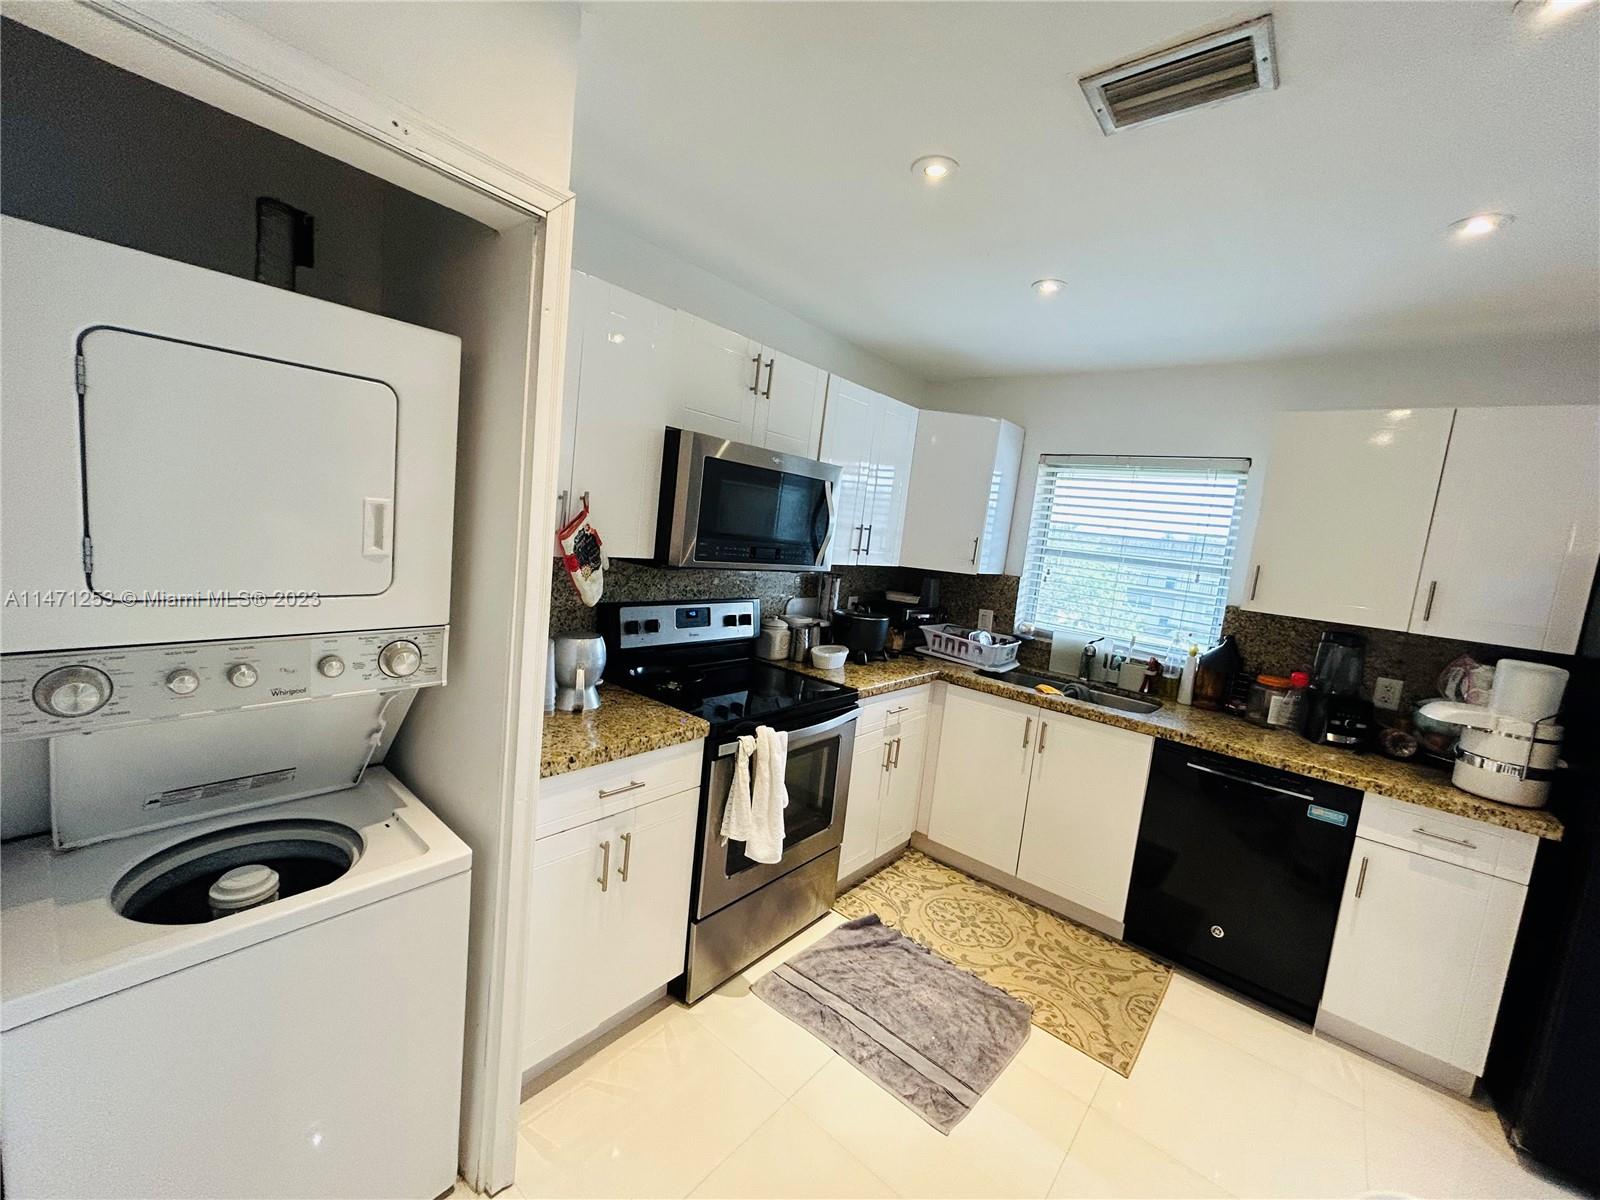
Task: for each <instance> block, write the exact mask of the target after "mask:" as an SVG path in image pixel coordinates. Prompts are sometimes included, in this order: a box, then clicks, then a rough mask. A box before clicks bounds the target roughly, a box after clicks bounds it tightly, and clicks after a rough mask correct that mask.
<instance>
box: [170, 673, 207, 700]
mask: <svg viewBox="0 0 1600 1200" xmlns="http://www.w3.org/2000/svg"><path fill="white" fill-rule="evenodd" d="M199 688H200V676H198V675H196V674H195V673H194V672H193V671H191V670H190V669H189V668H188V667H179V668H178V669H177V670H176V671H173V672H171V673H170V674H169V675H168V676H167V691H169V692H171V693H172V694H173V695H174V696H192V695H194V694H195V692H196V691H198V690H199Z"/></svg>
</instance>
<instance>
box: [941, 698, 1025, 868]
mask: <svg viewBox="0 0 1600 1200" xmlns="http://www.w3.org/2000/svg"><path fill="white" fill-rule="evenodd" d="M1040 712H1041V710H1040V709H1038V708H1036V707H1034V706H1033V705H1030V704H1022V703H1019V702H1017V701H1014V700H1002V699H1000V698H999V697H998V696H990V695H987V694H985V693H983V692H975V691H972V690H970V689H968V688H962V687H955V686H952V687H950V688H949V690H948V691H947V692H946V693H945V700H944V720H943V723H942V724H941V726H940V730H939V745H938V750H937V758H936V760H935V768H934V769H935V771H936V772H937V773H936V775H935V776H934V782H933V808H932V812H931V813H930V814H929V818H928V837H929V839H930V840H932V841H935V842H938V843H939V844H940V845H941V846H948V847H949V848H950V849H952V850H955V851H957V852H958V853H961V854H964V855H966V856H967V857H968V858H973V859H976V860H977V861H978V862H981V863H983V864H985V865H986V866H990V867H993V868H994V869H995V870H997V871H1003V872H1005V873H1006V874H1007V875H1014V874H1016V871H1017V851H1018V849H1019V848H1020V846H1021V844H1022V824H1023V818H1024V815H1025V814H1026V812H1027V808H1028V773H1029V771H1030V770H1031V768H1032V764H1033V738H1034V734H1035V733H1036V732H1037V730H1038V728H1039V717H1040Z"/></svg>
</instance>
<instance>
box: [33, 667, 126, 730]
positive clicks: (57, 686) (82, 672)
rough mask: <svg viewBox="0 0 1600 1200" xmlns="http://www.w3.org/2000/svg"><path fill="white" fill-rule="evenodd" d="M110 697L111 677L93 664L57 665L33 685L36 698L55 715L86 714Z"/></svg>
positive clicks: (39, 703) (78, 715)
mask: <svg viewBox="0 0 1600 1200" xmlns="http://www.w3.org/2000/svg"><path fill="white" fill-rule="evenodd" d="M109 699H111V680H110V678H109V677H108V676H107V675H106V673H105V672H104V671H98V670H96V669H95V668H94V667H84V666H77V667H57V668H56V669H55V670H54V671H50V672H48V673H46V674H45V675H43V676H41V677H40V679H39V682H38V683H36V684H34V685H33V702H34V703H35V704H37V705H38V706H39V707H40V708H42V709H43V710H44V711H45V712H47V713H49V714H50V715H51V716H53V717H86V716H88V715H89V714H90V713H92V712H94V711H95V710H96V709H97V708H99V707H100V706H101V705H103V704H104V703H105V702H106V701H107V700H109Z"/></svg>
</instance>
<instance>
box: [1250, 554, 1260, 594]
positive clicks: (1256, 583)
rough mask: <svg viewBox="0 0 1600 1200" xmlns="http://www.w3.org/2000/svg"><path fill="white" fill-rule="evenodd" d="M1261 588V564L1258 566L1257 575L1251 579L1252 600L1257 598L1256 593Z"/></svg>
mask: <svg viewBox="0 0 1600 1200" xmlns="http://www.w3.org/2000/svg"><path fill="white" fill-rule="evenodd" d="M1260 587H1261V564H1260V563H1257V564H1256V573H1255V574H1254V575H1252V576H1251V577H1250V599H1251V600H1254V599H1255V598H1256V591H1257V589H1259V588H1260Z"/></svg>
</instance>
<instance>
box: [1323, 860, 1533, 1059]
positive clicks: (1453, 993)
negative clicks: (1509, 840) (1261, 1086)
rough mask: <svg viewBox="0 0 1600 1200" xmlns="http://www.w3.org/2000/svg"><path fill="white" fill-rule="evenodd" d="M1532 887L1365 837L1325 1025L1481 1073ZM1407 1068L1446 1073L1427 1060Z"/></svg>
mask: <svg viewBox="0 0 1600 1200" xmlns="http://www.w3.org/2000/svg"><path fill="white" fill-rule="evenodd" d="M1526 892H1527V889H1526V887H1525V886H1524V885H1523V884H1521V883H1518V882H1514V881H1513V880H1510V879H1504V878H1500V877H1499V876H1496V875H1491V874H1487V873H1485V872H1482V871H1477V870H1473V869H1471V868H1469V867H1466V866H1462V865H1459V864H1458V863H1453V862H1444V861H1441V860H1439V859H1437V858H1434V857H1430V856H1428V855H1424V854H1422V853H1419V852H1417V851H1415V850H1409V849H1403V848H1401V847H1399V846H1394V845H1390V844H1388V843H1386V842H1380V841H1374V840H1371V839H1369V838H1367V837H1365V836H1358V837H1357V838H1356V842H1355V849H1354V852H1353V853H1352V855H1351V859H1350V873H1349V876H1348V878H1347V880H1346V882H1345V891H1344V898H1343V901H1342V903H1341V905H1340V909H1339V924H1338V928H1337V930H1336V932H1335V933H1334V939H1333V953H1332V957H1331V958H1330V960H1329V963H1328V977H1327V982H1326V983H1325V984H1324V987H1323V992H1322V1004H1321V1007H1320V1010H1319V1012H1318V1016H1317V1026H1318V1028H1319V1029H1322V1030H1324V1031H1325V1032H1332V1033H1333V1034H1334V1035H1335V1036H1338V1037H1341V1038H1343V1039H1345V1040H1347V1041H1353V1042H1355V1043H1356V1044H1358V1045H1361V1044H1363V1043H1366V1044H1365V1046H1364V1048H1366V1049H1370V1050H1372V1052H1374V1053H1377V1054H1380V1055H1383V1056H1384V1057H1393V1056H1394V1054H1395V1051H1394V1050H1393V1049H1391V1046H1390V1044H1392V1045H1393V1046H1396V1047H1399V1048H1403V1050H1405V1051H1410V1052H1414V1053H1416V1054H1420V1055H1423V1056H1426V1058H1427V1059H1432V1060H1435V1061H1436V1062H1437V1063H1440V1064H1444V1065H1445V1066H1447V1067H1451V1068H1455V1069H1456V1070H1457V1071H1459V1072H1461V1073H1462V1075H1463V1076H1464V1077H1466V1078H1467V1079H1468V1080H1470V1077H1472V1076H1476V1075H1478V1074H1479V1073H1481V1072H1482V1070H1483V1064H1484V1060H1485V1058H1486V1057H1487V1055H1488V1052H1489V1037H1490V1034H1491V1033H1492V1032H1493V1030H1494V1020H1495V1014H1496V1012H1497V1011H1498V1009H1499V1004H1500V994H1501V991H1502V990H1503V988H1504V985H1505V977H1506V970H1507V968H1508V966H1509V965H1510V962H1511V950H1512V946H1513V944H1514V943H1515V941H1516V936H1517V924H1518V922H1519V921H1520V919H1521V917H1522V905H1523V900H1524V898H1525V896H1526ZM1330 1018H1331V1020H1330ZM1369 1035H1376V1037H1377V1039H1379V1040H1377V1041H1375V1042H1374V1041H1371V1040H1370V1039H1369ZM1401 1065H1402V1066H1406V1067H1408V1068H1409V1069H1412V1070H1414V1071H1418V1072H1420V1073H1424V1074H1430V1075H1433V1076H1435V1077H1438V1072H1437V1071H1435V1070H1431V1069H1430V1066H1429V1064H1427V1063H1425V1062H1421V1061H1416V1060H1409V1059H1408V1060H1407V1061H1403V1062H1402V1063H1401ZM1440 1081H1441V1082H1458V1083H1461V1082H1462V1081H1450V1080H1446V1079H1440ZM1462 1086H1468V1084H1466V1083H1462Z"/></svg>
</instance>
